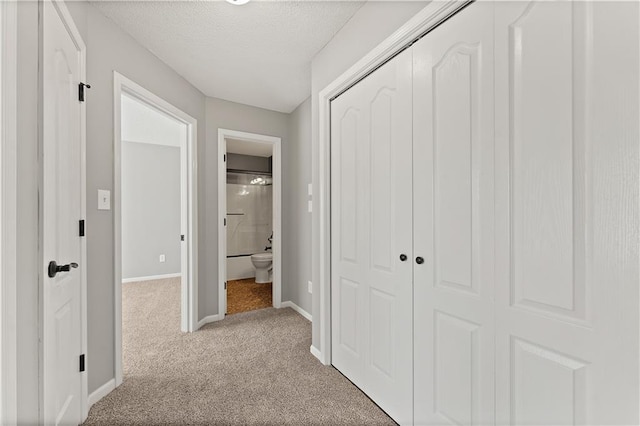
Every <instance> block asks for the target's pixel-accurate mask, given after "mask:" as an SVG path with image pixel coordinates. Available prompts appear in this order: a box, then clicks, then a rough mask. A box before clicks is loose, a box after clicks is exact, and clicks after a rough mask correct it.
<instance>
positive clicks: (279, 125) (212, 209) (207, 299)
mask: <svg viewBox="0 0 640 426" xmlns="http://www.w3.org/2000/svg"><path fill="white" fill-rule="evenodd" d="M206 103H207V150H206V158H205V164H204V167H203V168H201V169H200V170H204V177H205V182H206V195H205V196H206V216H205V217H204V219H205V220H206V231H205V232H206V233H204V234H203V232H202V231H201V232H200V236H201V237H200V242H201V243H202V242H203V240H204V242H205V244H206V247H207V257H206V259H200V276H201V277H206V280H207V282H206V286H204V288H203V286H202V285H201V286H200V293H199V294H198V312H199V316H200V318H203V317H205V316H207V315H214V314H217V313H218V129H220V128H222V129H228V130H239V131H243V132H249V133H258V134H262V135H268V136H278V137H280V138H282V151H283V152H284V151H286V150H287V149H289V148H288V146H289V138H288V127H289V114H283V113H281V112H275V111H270V110H267V109H262V108H256V107H252V106H248V105H243V104H238V103H235V102H229V101H225V100H222V99H216V98H207V102H206ZM283 155H284V154H283ZM282 184H283V185H282V192H283V193H285V192H286V191H287V185H288V183H287V182H286V181H285V180H284V178H283V182H282ZM220 220H221V219H220ZM283 223H285V222H283ZM203 235H205V238H202V236H203ZM286 262H287V260H286V259H285V258H283V259H282V264H283V269H285V267H284V265H285V264H286ZM201 284H202V281H201ZM288 285H289V283H286V282H283V283H282V286H283V291H284V287H286V286H288Z"/></svg>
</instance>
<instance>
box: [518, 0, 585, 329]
mask: <svg viewBox="0 0 640 426" xmlns="http://www.w3.org/2000/svg"><path fill="white" fill-rule="evenodd" d="M586 7H587V8H590V6H586ZM576 13H577V11H576V10H575V8H574V6H573V5H572V3H571V2H563V3H553V2H551V3H547V2H535V3H530V4H529V5H528V6H527V8H526V9H525V10H524V11H523V13H522V15H520V16H519V17H518V19H516V20H515V21H514V22H513V23H511V24H510V25H509V57H510V58H511V59H510V60H511V70H512V71H511V80H510V87H509V94H510V102H511V105H512V108H513V114H512V117H511V120H512V124H511V129H512V130H511V131H512V135H511V151H512V165H511V171H512V176H511V182H513V185H512V193H511V194H512V212H513V213H512V224H511V227H512V233H513V254H512V257H513V269H514V270H513V293H514V294H513V295H512V298H513V303H514V304H516V305H518V306H520V307H522V308H524V309H527V308H530V309H535V310H540V311H543V312H551V313H556V314H560V315H567V316H571V317H574V318H577V319H582V320H584V319H585V314H586V312H585V297H586V289H585V286H586V285H587V283H586V282H585V274H584V268H585V262H584V258H585V241H584V234H585V228H584V226H585V221H584V216H585V208H586V205H585V201H586V199H585V192H584V191H585V139H586V138H587V137H588V135H587V134H586V132H585V130H586V127H585V126H586V122H585V120H586V116H585V111H586V109H585V105H584V102H585V100H588V88H587V87H586V86H585V81H586V80H585V77H586V74H587V73H588V71H589V64H588V58H589V57H590V56H591V55H592V54H593V52H592V49H591V46H590V45H589V43H588V41H585V36H586V35H587V29H588V28H589V27H590V26H591V25H592V22H591V19H590V17H591V16H592V15H591V14H590V13H584V14H580V16H576V19H574V15H576Z"/></svg>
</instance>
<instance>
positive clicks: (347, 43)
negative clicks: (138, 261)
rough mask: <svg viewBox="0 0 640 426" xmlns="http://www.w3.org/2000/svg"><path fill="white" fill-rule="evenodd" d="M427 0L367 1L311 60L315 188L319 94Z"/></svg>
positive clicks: (316, 310) (316, 340)
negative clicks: (410, 0) (404, 0)
mask: <svg viewBox="0 0 640 426" xmlns="http://www.w3.org/2000/svg"><path fill="white" fill-rule="evenodd" d="M427 3H428V2H421V1H412V2H401V1H388V2H378V1H374V2H371V1H370V2H367V3H365V4H364V6H362V7H361V8H360V10H358V11H357V12H356V13H355V15H353V17H352V18H351V19H350V20H349V22H347V24H346V25H345V26H344V27H343V28H342V29H341V30H340V31H339V32H338V33H337V34H336V35H335V36H334V37H333V39H332V40H331V41H330V42H329V43H327V45H326V46H325V47H324V48H323V49H322V50H321V51H320V52H319V53H318V54H317V55H316V57H315V58H314V59H313V62H312V64H311V110H312V113H311V117H312V118H311V128H312V135H313V136H312V142H313V149H312V156H313V158H314V161H313V181H314V188H318V186H317V184H318V182H319V179H320V175H319V169H318V158H319V152H320V151H319V148H318V136H319V131H318V94H319V93H320V91H321V90H322V89H324V88H325V87H326V86H327V85H328V84H329V83H331V82H332V81H334V80H335V79H336V78H337V77H339V76H340V74H342V73H343V72H345V71H346V70H347V69H348V68H349V67H351V66H352V65H354V64H355V63H356V62H358V60H360V59H361V58H362V57H364V56H365V55H366V54H367V53H369V51H371V50H372V49H373V48H375V47H376V46H377V45H378V44H380V43H381V42H382V41H383V40H384V39H385V38H387V37H388V36H390V35H391V34H393V32H394V31H396V30H397V29H398V28H400V27H401V26H402V24H404V23H405V22H407V21H408V20H409V19H410V18H411V17H413V16H414V15H415V14H416V13H417V12H419V11H420V10H421V9H423V8H424V7H425V6H426V5H427ZM313 225H314V226H313V231H312V241H313V243H312V244H313V245H312V252H313V265H312V268H313V294H314V295H316V297H314V298H313V310H312V311H313V312H312V315H313V317H314V318H320V297H319V294H320V283H319V274H320V270H319V263H318V259H319V255H318V254H319V251H318V250H319V246H318V244H319V241H320V229H319V227H318V226H316V224H315V223H314V224H313ZM312 334H313V346H315V347H316V348H317V349H321V348H320V324H319V323H318V321H316V322H314V323H313V333H312Z"/></svg>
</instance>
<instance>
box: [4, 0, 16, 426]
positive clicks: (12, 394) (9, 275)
mask: <svg viewBox="0 0 640 426" xmlns="http://www.w3.org/2000/svg"><path fill="white" fill-rule="evenodd" d="M17 39H18V26H17V3H16V2H7V1H4V2H0V58H1V64H2V66H1V67H0V142H1V145H0V147H1V148H0V191H1V194H2V195H1V196H0V241H1V244H0V384H1V385H0V423H2V424H15V423H17V405H18V401H17V383H18V378H17V335H18V330H17V328H18V324H17V320H16V313H17V312H16V309H17V299H16V291H17V285H16V273H17V270H16V243H17V240H16V225H17V216H16V213H17V210H16V204H17V180H16V176H17V173H16V172H17V170H16V169H17V156H16V150H17V140H16V136H17V113H16V110H17V90H16V86H17V56H18V48H17Z"/></svg>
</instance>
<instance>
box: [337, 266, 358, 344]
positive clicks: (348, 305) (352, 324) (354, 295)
mask: <svg viewBox="0 0 640 426" xmlns="http://www.w3.org/2000/svg"><path fill="white" fill-rule="evenodd" d="M339 306H340V322H339V324H340V330H339V334H340V344H341V345H342V346H343V347H344V348H346V349H348V350H350V351H351V352H352V353H353V355H354V356H358V355H359V353H360V350H359V345H358V321H357V319H358V311H359V309H358V284H357V283H355V282H353V281H350V280H347V279H344V278H343V279H342V280H341V282H340V305H339Z"/></svg>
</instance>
